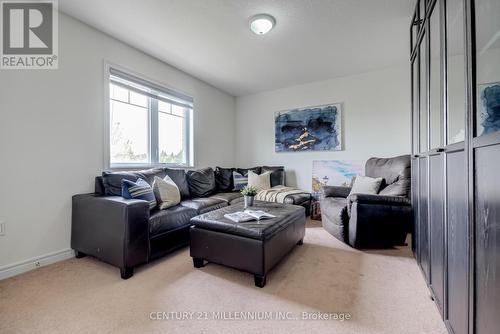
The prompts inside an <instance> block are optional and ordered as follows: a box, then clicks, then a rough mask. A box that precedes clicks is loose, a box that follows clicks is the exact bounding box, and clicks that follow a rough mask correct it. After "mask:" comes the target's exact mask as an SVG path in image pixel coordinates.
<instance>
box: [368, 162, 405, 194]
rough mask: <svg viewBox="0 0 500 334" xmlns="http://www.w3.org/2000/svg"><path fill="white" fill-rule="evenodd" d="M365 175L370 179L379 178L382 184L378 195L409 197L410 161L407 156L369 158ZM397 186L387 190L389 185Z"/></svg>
mask: <svg viewBox="0 0 500 334" xmlns="http://www.w3.org/2000/svg"><path fill="white" fill-rule="evenodd" d="M365 175H366V176H370V177H381V178H383V179H384V183H383V184H382V186H381V187H380V194H383V195H392V196H401V195H399V194H402V193H403V192H404V191H405V190H406V193H405V194H403V195H402V196H406V197H409V196H410V184H411V159H410V156H409V155H401V156H398V157H394V158H370V159H368V161H367V162H366V166H365ZM394 183H397V184H398V185H396V186H393V187H391V188H389V189H388V190H387V191H386V192H384V190H385V188H386V187H389V186H390V185H391V184H394Z"/></svg>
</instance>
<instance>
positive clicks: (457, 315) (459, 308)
mask: <svg viewBox="0 0 500 334" xmlns="http://www.w3.org/2000/svg"><path fill="white" fill-rule="evenodd" d="M446 159H447V164H446V172H447V223H448V224H447V228H448V229H447V231H448V233H447V235H448V245H447V246H448V275H447V282H448V284H447V286H448V304H447V305H448V312H447V313H448V316H447V320H448V322H449V325H450V327H451V328H452V329H453V333H454V334H466V333H467V332H468V321H467V318H468V308H467V300H468V295H467V292H468V286H469V279H468V275H469V274H468V262H469V261H468V258H469V251H468V238H467V235H468V233H469V232H468V231H469V229H468V225H467V224H468V222H467V211H468V210H467V182H466V179H467V173H466V165H465V153H464V151H457V152H453V153H448V154H447V157H446Z"/></svg>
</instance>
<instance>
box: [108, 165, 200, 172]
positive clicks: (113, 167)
mask: <svg viewBox="0 0 500 334" xmlns="http://www.w3.org/2000/svg"><path fill="white" fill-rule="evenodd" d="M158 167H167V168H178V169H188V168H194V166H191V165H184V164H112V165H111V166H109V167H108V168H107V170H111V171H113V170H134V169H150V168H158Z"/></svg>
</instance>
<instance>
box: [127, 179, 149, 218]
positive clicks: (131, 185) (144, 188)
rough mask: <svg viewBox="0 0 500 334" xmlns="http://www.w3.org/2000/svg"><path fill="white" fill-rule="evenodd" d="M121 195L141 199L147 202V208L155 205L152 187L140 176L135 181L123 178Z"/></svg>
mask: <svg viewBox="0 0 500 334" xmlns="http://www.w3.org/2000/svg"><path fill="white" fill-rule="evenodd" d="M122 197H123V198H126V199H142V200H144V201H147V202H148V203H149V210H152V209H154V208H155V207H156V197H155V194H154V192H153V188H151V186H150V185H149V184H148V183H147V182H146V181H144V180H143V179H141V178H139V179H137V181H135V182H133V181H130V180H125V179H123V180H122Z"/></svg>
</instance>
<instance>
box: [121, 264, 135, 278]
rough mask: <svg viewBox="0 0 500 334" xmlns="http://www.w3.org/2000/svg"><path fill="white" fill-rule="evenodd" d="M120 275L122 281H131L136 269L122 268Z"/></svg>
mask: <svg viewBox="0 0 500 334" xmlns="http://www.w3.org/2000/svg"><path fill="white" fill-rule="evenodd" d="M120 275H121V276H122V279H129V278H130V277H132V276H133V275H134V268H130V267H125V268H120Z"/></svg>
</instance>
